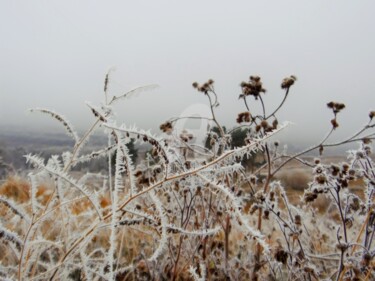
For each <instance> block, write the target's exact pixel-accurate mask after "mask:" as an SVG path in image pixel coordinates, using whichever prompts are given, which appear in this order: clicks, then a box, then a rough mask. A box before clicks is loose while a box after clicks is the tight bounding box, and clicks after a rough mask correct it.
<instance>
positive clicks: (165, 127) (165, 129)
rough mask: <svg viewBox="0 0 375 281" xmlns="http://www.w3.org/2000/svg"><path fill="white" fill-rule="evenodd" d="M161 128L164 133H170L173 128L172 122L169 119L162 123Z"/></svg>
mask: <svg viewBox="0 0 375 281" xmlns="http://www.w3.org/2000/svg"><path fill="white" fill-rule="evenodd" d="M160 130H162V131H163V132H164V133H170V132H171V131H172V130H173V126H172V123H171V122H169V121H167V122H165V123H163V124H161V125H160Z"/></svg>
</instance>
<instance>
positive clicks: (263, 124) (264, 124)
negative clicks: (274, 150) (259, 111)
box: [260, 120, 268, 129]
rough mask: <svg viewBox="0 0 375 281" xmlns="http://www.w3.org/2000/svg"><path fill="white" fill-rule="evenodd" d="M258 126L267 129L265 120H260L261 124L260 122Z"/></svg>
mask: <svg viewBox="0 0 375 281" xmlns="http://www.w3.org/2000/svg"><path fill="white" fill-rule="evenodd" d="M260 125H261V126H262V128H263V129H266V128H268V122H267V120H262V122H260Z"/></svg>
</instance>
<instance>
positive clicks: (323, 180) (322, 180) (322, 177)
mask: <svg viewBox="0 0 375 281" xmlns="http://www.w3.org/2000/svg"><path fill="white" fill-rule="evenodd" d="M315 181H316V182H317V183H318V184H325V183H326V182H327V177H326V176H325V175H324V174H320V175H318V176H316V177H315Z"/></svg>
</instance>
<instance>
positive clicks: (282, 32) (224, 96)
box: [0, 0, 375, 144]
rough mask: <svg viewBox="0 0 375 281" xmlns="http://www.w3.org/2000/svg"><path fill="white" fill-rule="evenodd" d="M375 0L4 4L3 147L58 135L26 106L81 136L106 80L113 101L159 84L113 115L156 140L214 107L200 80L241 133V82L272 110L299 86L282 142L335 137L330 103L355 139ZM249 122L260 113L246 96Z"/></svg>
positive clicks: (370, 68) (225, 120) (285, 116)
mask: <svg viewBox="0 0 375 281" xmlns="http://www.w3.org/2000/svg"><path fill="white" fill-rule="evenodd" d="M374 11H375V2H374V1H370V0H368V1H347V0H344V1H343V0H335V1H325V0H317V1H300V0H295V1H290V0H288V1H230V2H229V1H196V0H192V1H166V0H162V1H88V0H86V1H72V0H66V1H39V0H37V1H1V2H0V38H1V44H0V65H1V67H0V142H1V138H2V136H3V137H4V135H6V134H8V133H10V132H14V131H23V132H26V133H27V134H29V135H31V136H36V135H37V136H39V135H41V136H42V137H43V133H45V132H46V133H48V132H63V129H62V127H61V125H60V124H58V123H57V122H56V121H54V120H52V119H50V118H49V117H48V116H45V115H41V114H31V113H28V112H27V109H29V108H34V107H43V108H48V109H52V110H55V111H57V112H59V113H62V114H63V115H65V116H66V117H68V119H69V120H70V121H71V122H72V123H73V125H75V127H76V129H77V130H78V131H82V130H84V129H85V128H87V127H89V126H90V125H91V124H92V122H93V120H94V119H93V116H92V114H91V112H90V110H89V109H88V107H87V106H86V105H85V101H90V102H92V103H93V104H96V105H100V103H101V102H102V101H103V99H104V94H103V84H104V77H105V74H106V72H107V71H108V70H109V69H110V68H112V67H114V68H115V71H113V72H112V73H111V78H110V86H109V87H110V94H111V95H120V94H121V93H124V92H126V91H128V90H130V89H132V88H134V87H137V86H142V85H147V84H158V85H159V87H158V88H157V89H155V90H152V91H149V92H144V93H141V94H140V95H139V96H138V97H133V98H130V99H128V100H125V101H124V102H120V103H119V105H117V106H116V107H115V109H116V112H117V120H118V123H123V122H124V123H126V124H128V125H133V124H135V125H136V126H137V127H139V128H143V129H149V128H150V129H152V130H153V131H154V132H157V133H159V130H158V126H159V125H160V124H161V123H163V122H164V121H166V120H167V119H169V118H170V117H175V116H180V115H181V114H182V113H183V112H184V111H185V110H186V109H187V108H189V107H190V106H195V105H196V106H197V107H200V106H201V105H202V104H207V100H206V97H205V96H204V95H203V94H202V93H198V92H196V91H195V90H194V89H193V88H192V86H191V84H192V82H194V81H197V82H205V81H207V80H208V79H209V78H212V79H214V80H215V89H216V91H217V93H218V95H219V102H220V107H219V108H218V109H217V118H218V120H219V122H221V123H222V124H223V125H225V126H226V127H228V128H231V127H233V126H235V119H236V117H237V114H238V113H239V112H242V111H244V110H245V107H244V105H243V102H242V101H240V100H238V96H239V94H240V93H241V89H240V87H239V84H240V82H241V81H244V80H247V79H248V77H249V76H250V75H259V76H261V77H262V81H263V84H264V87H265V88H266V89H267V93H266V94H265V97H264V100H265V103H266V107H267V108H268V112H271V110H273V109H274V108H275V107H276V106H277V105H278V104H279V103H280V101H281V99H282V98H283V91H282V90H281V89H280V83H281V81H282V79H283V78H284V77H286V76H289V75H291V74H293V75H296V76H297V77H298V81H297V83H296V84H295V85H294V86H293V87H292V88H291V93H290V96H289V98H288V100H287V103H286V105H285V106H284V107H283V109H282V110H281V111H280V112H279V114H278V119H279V122H283V121H291V122H293V123H294V124H293V125H292V126H289V127H288V128H287V129H286V130H285V131H284V132H283V134H282V135H281V136H280V137H282V138H286V139H287V140H293V141H295V142H306V143H308V144H314V143H315V142H317V141H319V140H320V139H322V138H323V136H324V135H325V133H326V132H327V131H328V130H329V129H330V128H331V124H330V120H331V119H332V112H331V111H330V110H328V109H327V107H326V103H327V102H329V101H338V102H343V103H345V104H346V106H347V107H346V109H345V110H344V111H343V112H342V113H340V114H339V116H338V122H339V124H340V127H339V128H338V129H337V132H336V133H335V135H334V136H333V139H335V138H336V139H338V138H341V137H345V136H348V135H350V134H351V133H352V132H353V131H354V130H355V129H356V128H358V127H359V126H361V125H363V124H365V123H366V122H367V121H368V112H369V111H370V110H374V109H375V98H374V93H375V83H374V78H375V77H374V75H375V54H374V50H375V38H374V37H375V32H374V27H375V17H374ZM248 100H249V105H250V110H251V112H252V113H255V114H256V113H259V112H260V110H261V108H260V107H259V104H258V103H256V102H255V101H254V99H253V98H252V97H249V99H248Z"/></svg>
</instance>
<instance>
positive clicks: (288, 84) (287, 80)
mask: <svg viewBox="0 0 375 281" xmlns="http://www.w3.org/2000/svg"><path fill="white" fill-rule="evenodd" d="M296 80H297V77H296V76H294V75H291V76H289V77H286V78H284V79H283V81H282V82H281V89H289V88H290V87H291V86H292V85H293V84H294V82H295V81H296Z"/></svg>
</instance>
